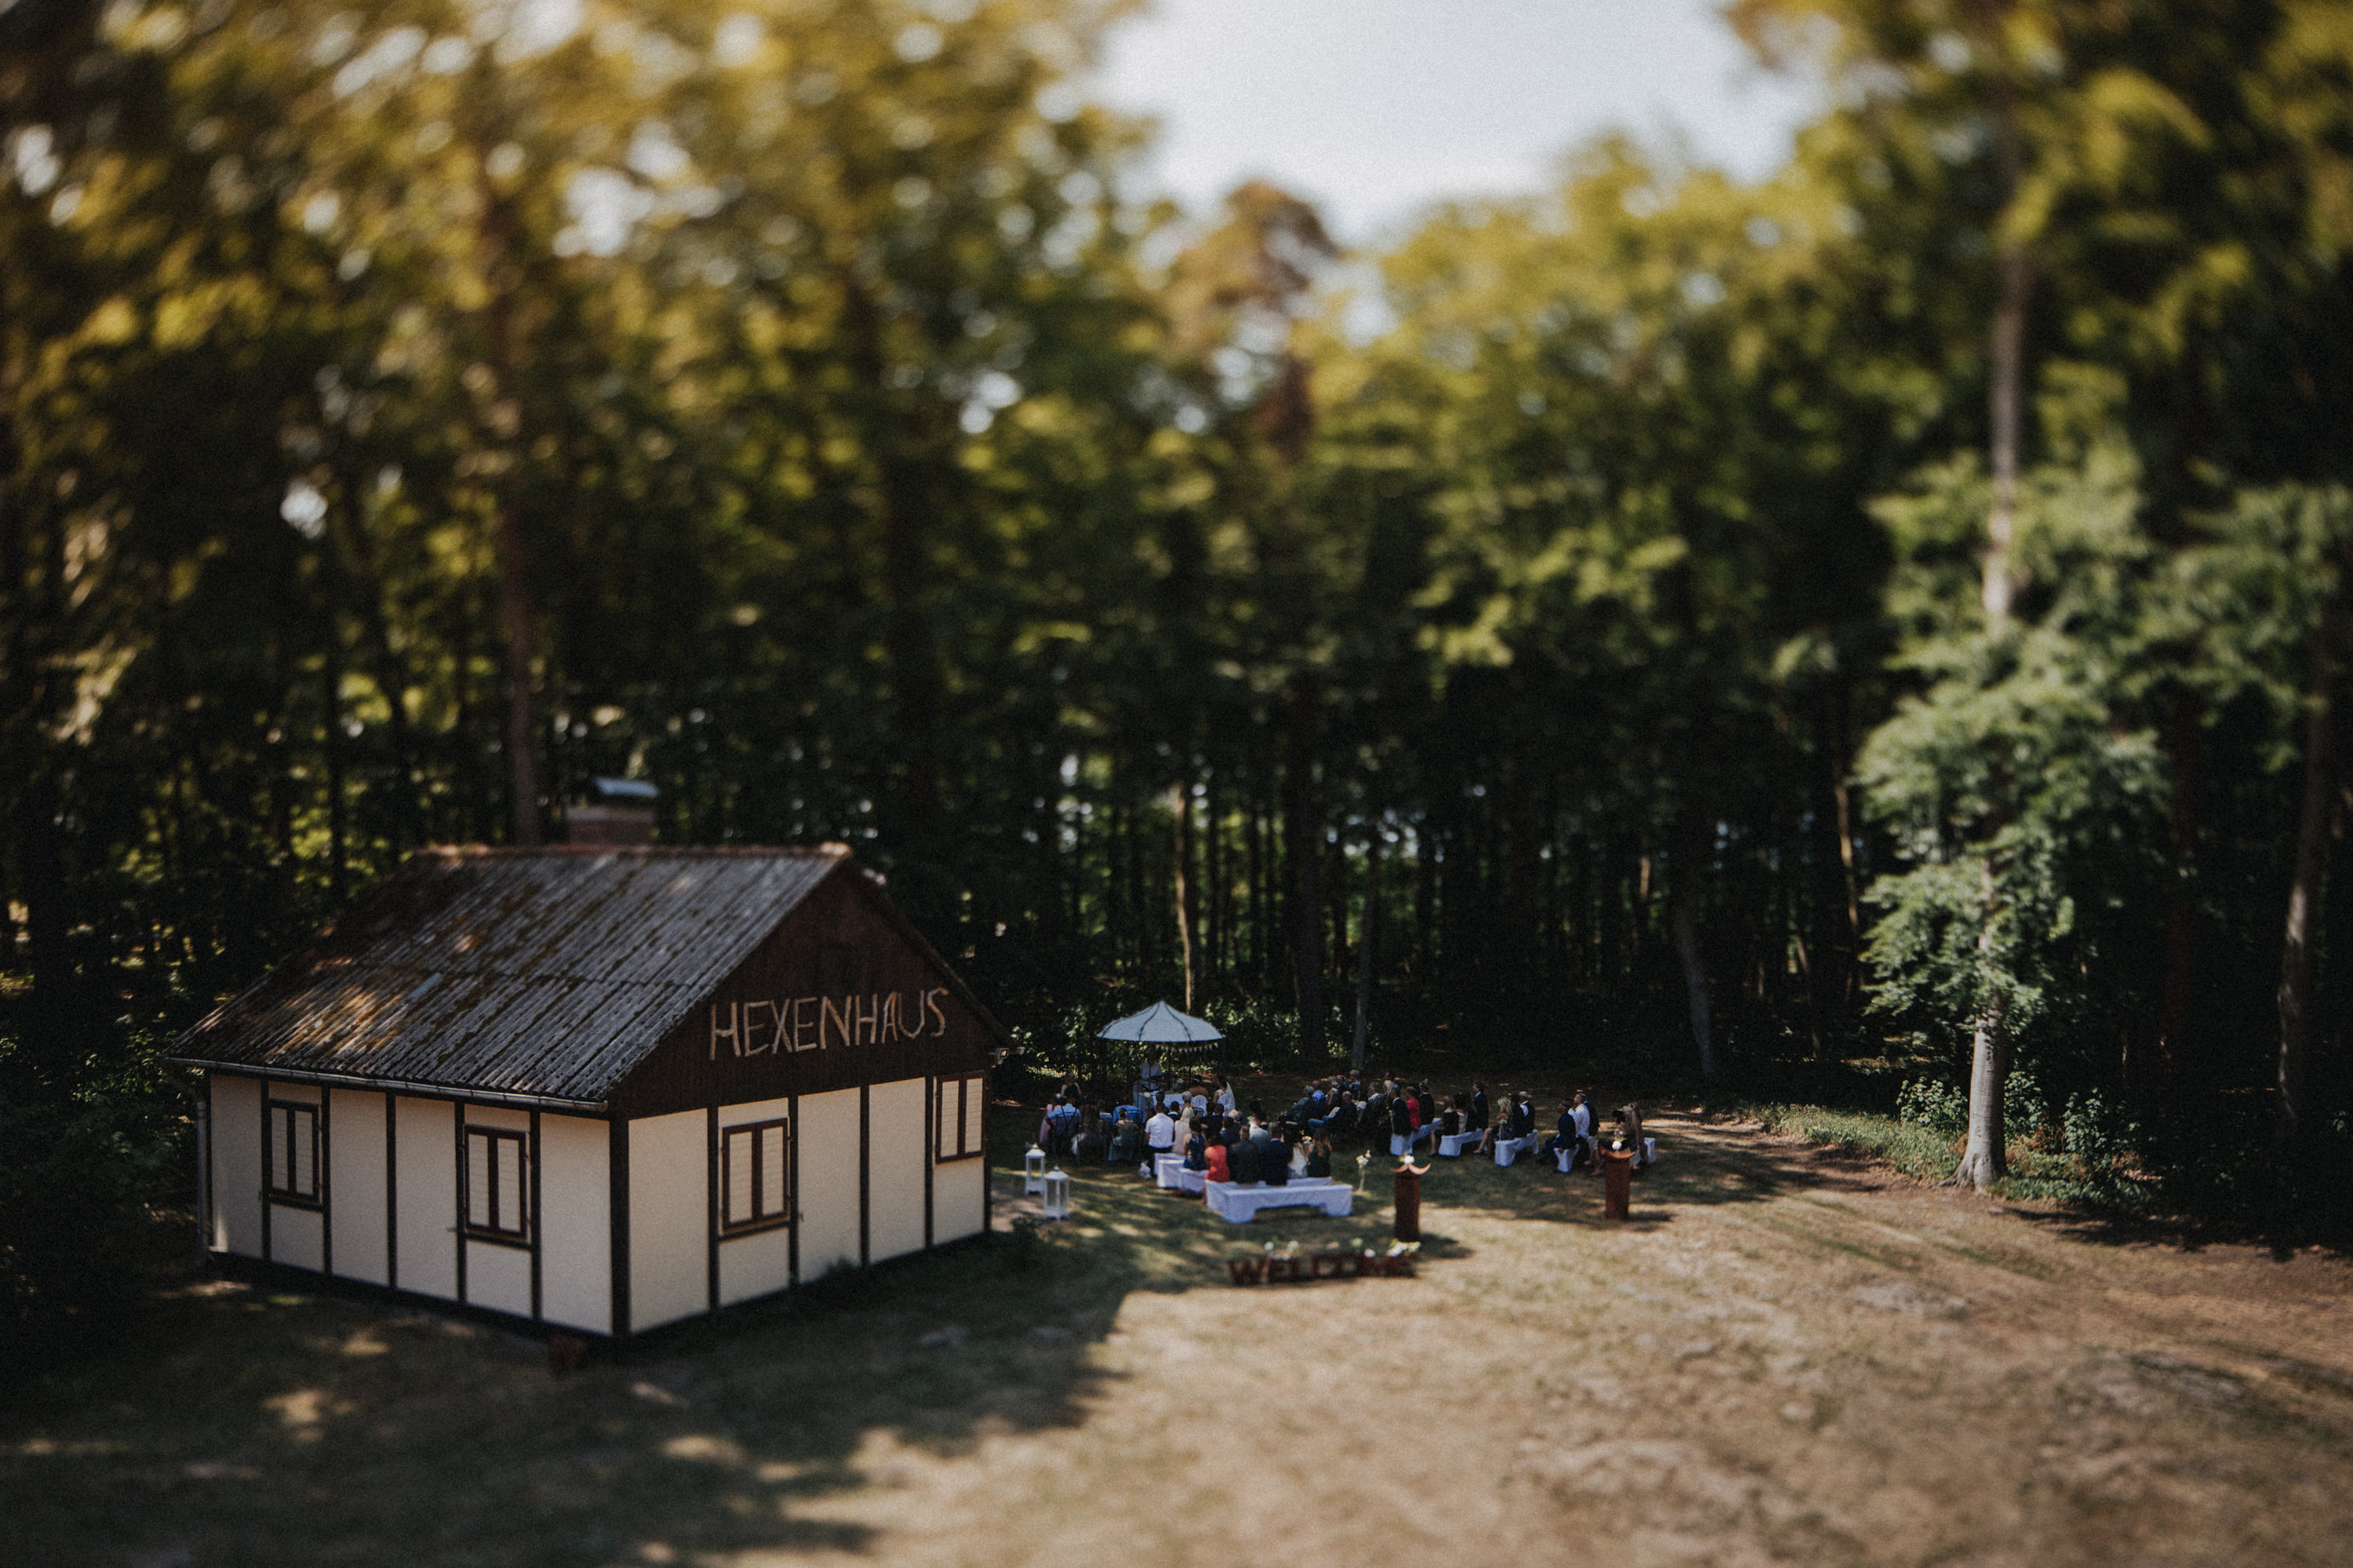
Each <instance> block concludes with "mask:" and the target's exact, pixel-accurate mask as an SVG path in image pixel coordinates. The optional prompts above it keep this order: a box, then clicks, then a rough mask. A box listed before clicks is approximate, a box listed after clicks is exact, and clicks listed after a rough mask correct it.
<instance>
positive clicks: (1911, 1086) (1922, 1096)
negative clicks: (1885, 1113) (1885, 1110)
mask: <svg viewBox="0 0 2353 1568" xmlns="http://www.w3.org/2000/svg"><path fill="white" fill-rule="evenodd" d="M1895 1117H1896V1120H1897V1121H1907V1122H1910V1123H1911V1124H1912V1125H1913V1126H1915V1127H1925V1128H1926V1129H1927V1130H1928V1131H1931V1132H1936V1133H1941V1134H1943V1135H1944V1136H1946V1137H1947V1138H1957V1137H1959V1136H1960V1135H1961V1134H1962V1133H1963V1132H1966V1131H1968V1126H1969V1097H1968V1095H1966V1094H1964V1093H1962V1092H1961V1091H1960V1089H1957V1087H1955V1086H1954V1085H1952V1084H1949V1083H1938V1082H1937V1081H1936V1079H1926V1078H1924V1079H1915V1081H1913V1082H1911V1083H1907V1084H1905V1086H1904V1092H1903V1093H1902V1094H1900V1095H1898V1096H1896V1099H1895Z"/></svg>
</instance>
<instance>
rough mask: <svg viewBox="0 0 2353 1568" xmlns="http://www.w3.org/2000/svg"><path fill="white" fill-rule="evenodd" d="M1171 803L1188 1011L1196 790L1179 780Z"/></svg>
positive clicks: (1171, 791)
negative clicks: (1174, 821) (1194, 795)
mask: <svg viewBox="0 0 2353 1568" xmlns="http://www.w3.org/2000/svg"><path fill="white" fill-rule="evenodd" d="M1168 805H1169V808H1170V810H1171V812H1172V813H1173V814H1174V815H1175V816H1176V945H1177V948H1178V950H1179V952H1180V953H1181V955H1182V957H1183V960H1184V964H1185V1011H1187V1013H1189V1012H1191V1011H1192V1010H1193V926H1194V922H1195V921H1196V920H1197V918H1198V910H1196V909H1195V907H1194V901H1193V900H1194V884H1193V874H1192V866H1193V791H1192V789H1191V787H1190V786H1189V785H1187V784H1186V783H1185V782H1184V781H1182V780H1179V781H1178V782H1177V783H1176V784H1174V785H1173V786H1171V788H1170V789H1169V792H1168Z"/></svg>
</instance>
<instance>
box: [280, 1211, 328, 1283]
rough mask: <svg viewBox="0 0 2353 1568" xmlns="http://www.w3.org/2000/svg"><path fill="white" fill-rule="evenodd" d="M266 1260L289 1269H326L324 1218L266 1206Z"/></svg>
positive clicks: (313, 1214)
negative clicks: (281, 1264)
mask: <svg viewBox="0 0 2353 1568" xmlns="http://www.w3.org/2000/svg"><path fill="white" fill-rule="evenodd" d="M269 1260H270V1261H271V1262H272V1263H283V1264H285V1265H286V1266H287V1267H288V1268H316V1269H322V1268H325V1267H326V1265H327V1216H326V1215H323V1214H322V1213H320V1212H319V1211H318V1210H317V1209H311V1208H296V1207H295V1206H294V1205H291V1204H271V1205H269Z"/></svg>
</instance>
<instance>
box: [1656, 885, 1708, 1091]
mask: <svg viewBox="0 0 2353 1568" xmlns="http://www.w3.org/2000/svg"><path fill="white" fill-rule="evenodd" d="M1675 880H1676V890H1675V896H1674V901H1673V905H1672V908H1671V909H1670V910H1669V911H1668V915H1667V923H1668V924H1669V926H1670V927H1672V930H1673V933H1674V939H1675V956H1676V958H1678V959H1679V960H1681V961H1682V963H1683V1000H1684V1002H1685V1004H1686V1005H1687V1006H1688V1007H1689V1009H1690V1012H1691V1031H1692V1043H1693V1044H1694V1046H1696V1047H1698V1048H1699V1072H1700V1076H1701V1077H1702V1078H1709V1079H1712V1078H1714V1077H1715V1037H1714V1036H1713V1034H1711V1033H1710V1030H1709V1023H1708V1016H1707V967H1706V965H1705V964H1704V963H1703V962H1702V961H1701V959H1700V952H1699V932H1698V931H1697V930H1696V929H1695V928H1694V925H1693V922H1692V908H1691V893H1690V891H1689V889H1688V886H1687V884H1686V883H1685V880H1684V874H1683V873H1682V872H1678V873H1677V874H1676V879H1675Z"/></svg>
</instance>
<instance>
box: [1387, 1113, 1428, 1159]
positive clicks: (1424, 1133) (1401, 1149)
mask: <svg viewBox="0 0 2353 1568" xmlns="http://www.w3.org/2000/svg"><path fill="white" fill-rule="evenodd" d="M1437 1133H1438V1123H1437V1122H1435V1121H1425V1122H1423V1123H1422V1124H1421V1125H1420V1126H1419V1127H1417V1128H1415V1129H1414V1130H1413V1133H1412V1135H1411V1136H1410V1137H1409V1136H1408V1135H1407V1134H1405V1133H1403V1132H1392V1133H1390V1134H1389V1156H1390V1158H1392V1159H1397V1160H1402V1159H1404V1158H1405V1157H1406V1155H1407V1152H1409V1150H1411V1148H1412V1147H1413V1145H1414V1144H1416V1143H1419V1142H1421V1141H1422V1140H1423V1139H1425V1138H1431V1137H1435V1136H1436V1135H1437Z"/></svg>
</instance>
